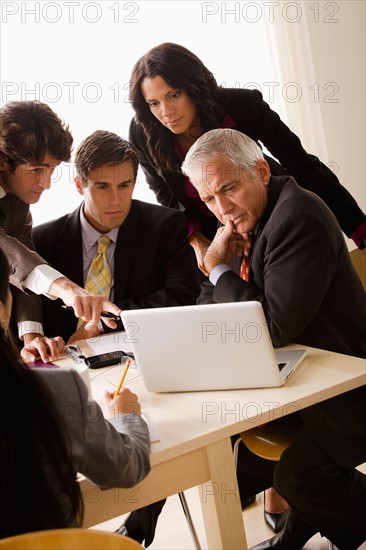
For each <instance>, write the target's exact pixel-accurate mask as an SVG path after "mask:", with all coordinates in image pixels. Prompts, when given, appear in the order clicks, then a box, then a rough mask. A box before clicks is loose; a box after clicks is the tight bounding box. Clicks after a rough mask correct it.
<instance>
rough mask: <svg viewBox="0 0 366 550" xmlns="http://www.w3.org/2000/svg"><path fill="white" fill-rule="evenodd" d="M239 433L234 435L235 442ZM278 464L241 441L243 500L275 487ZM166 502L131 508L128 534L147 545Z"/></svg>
mask: <svg viewBox="0 0 366 550" xmlns="http://www.w3.org/2000/svg"><path fill="white" fill-rule="evenodd" d="M237 437H238V436H233V437H232V438H231V442H232V446H234V443H235V441H236V439H237ZM276 464H277V463H276V462H273V461H270V460H265V459H263V458H260V457H259V456H257V455H255V454H253V453H251V452H250V451H249V450H248V449H247V448H246V447H245V445H242V444H240V445H239V454H238V467H237V479H238V489H239V493H240V499H241V501H243V500H244V499H246V498H248V497H250V496H252V495H256V494H257V493H260V492H261V491H263V490H264V489H267V488H268V487H272V484H273V474H274V470H275V467H276ZM164 504H165V500H160V501H159V502H154V503H153V504H150V505H149V506H144V508H140V509H139V510H135V511H134V512H132V513H131V514H130V515H129V516H128V518H127V520H126V523H125V526H126V529H127V531H128V534H129V535H130V536H131V537H132V538H134V539H135V540H138V541H139V542H142V541H145V543H144V544H145V547H146V548H147V547H148V546H149V545H150V544H151V543H152V541H153V540H154V536H155V529H156V524H157V521H158V517H159V515H160V512H161V511H162V508H163V506H164ZM182 514H183V512H182Z"/></svg>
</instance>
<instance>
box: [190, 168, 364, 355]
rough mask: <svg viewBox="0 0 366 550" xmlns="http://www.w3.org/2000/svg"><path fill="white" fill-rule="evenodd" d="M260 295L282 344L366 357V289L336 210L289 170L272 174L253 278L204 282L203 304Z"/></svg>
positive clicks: (275, 340)
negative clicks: (332, 209)
mask: <svg viewBox="0 0 366 550" xmlns="http://www.w3.org/2000/svg"><path fill="white" fill-rule="evenodd" d="M248 300H258V301H259V302H261V303H262V305H263V309H264V313H265V315H266V320H267V323H268V328H269V331H270V334H271V337H272V340H273V344H274V345H275V346H283V345H286V344H289V343H291V342H296V343H301V344H305V345H308V346H313V347H316V348H322V349H328V350H331V351H336V352H339V353H345V354H347V355H355V356H358V357H365V358H366V294H365V292H364V290H363V287H362V284H361V281H360V279H359V277H358V275H357V273H356V271H355V269H354V267H353V265H352V262H351V260H350V256H349V252H348V250H347V247H346V244H345V241H344V238H343V235H342V233H341V231H340V229H339V226H338V224H337V222H336V220H335V218H334V216H333V214H332V212H331V211H330V210H329V208H328V207H327V206H326V205H325V204H324V202H323V201H321V200H320V199H319V198H318V197H317V196H316V195H314V193H311V192H309V191H305V190H304V189H301V187H299V186H298V185H297V184H296V182H295V180H294V179H293V178H291V177H289V176H283V177H271V180H270V182H269V194H268V204H267V208H266V211H265V213H264V215H263V217H262V219H261V221H260V225H259V230H258V233H257V235H256V238H255V241H254V243H253V244H252V252H251V258H250V270H249V282H246V281H243V280H242V279H241V278H240V277H239V275H238V274H236V273H235V272H234V271H229V272H226V273H224V274H222V275H221V277H220V278H219V279H218V281H217V283H216V285H215V286H213V285H212V284H211V283H210V282H205V283H203V284H202V292H201V294H200V296H199V298H198V303H222V302H241V301H248Z"/></svg>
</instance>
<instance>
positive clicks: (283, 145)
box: [129, 88, 366, 237]
mask: <svg viewBox="0 0 366 550" xmlns="http://www.w3.org/2000/svg"><path fill="white" fill-rule="evenodd" d="M220 95H221V102H222V103H223V105H224V106H225V108H226V112H227V113H228V114H229V115H230V116H231V118H232V119H233V120H234V122H235V123H236V125H235V127H234V129H236V130H239V131H240V132H243V133H244V134H246V135H248V136H249V137H251V138H252V139H253V140H254V141H256V142H257V143H258V144H259V145H261V143H262V144H263V145H264V146H265V147H266V148H267V149H268V151H269V152H270V153H271V155H273V156H274V157H275V159H278V161H279V163H280V164H281V165H282V166H279V165H278V163H276V162H275V161H274V160H273V159H272V158H271V157H268V156H266V160H267V161H268V162H269V164H270V167H271V172H272V174H273V175H282V174H284V173H285V172H286V171H287V173H288V174H291V175H292V176H294V178H295V179H296V181H297V182H298V184H299V185H301V186H302V187H304V188H305V189H309V190H310V191H313V192H314V193H316V194H317V195H319V197H321V198H322V199H323V200H324V202H325V203H326V204H327V205H328V206H329V208H330V209H331V210H332V211H333V213H334V215H335V216H336V218H337V220H338V222H339V224H340V226H341V228H342V230H343V231H344V232H345V233H346V235H347V236H348V237H350V236H351V235H352V233H353V231H354V230H355V229H356V228H357V227H358V226H359V225H360V224H361V223H363V222H364V221H366V216H365V214H364V213H363V212H362V210H361V209H360V208H359V207H358V205H357V203H356V201H355V200H354V198H353V197H352V195H350V193H349V192H348V191H347V190H346V189H345V188H344V187H343V186H342V185H341V184H340V182H339V181H338V179H337V177H336V176H335V174H334V173H333V172H332V171H331V170H330V169H329V168H327V167H326V166H325V165H324V164H323V163H322V162H320V160H319V159H318V158H317V157H315V156H314V155H310V154H308V153H307V152H306V151H305V149H304V148H303V147H302V145H301V142H300V140H299V138H298V137H297V136H296V135H295V134H294V133H293V132H291V130H290V129H289V128H288V127H287V126H286V125H285V124H284V123H283V122H282V121H281V119H280V117H279V116H278V115H277V113H275V112H274V111H272V110H271V109H270V107H269V105H268V104H267V103H266V102H265V101H263V96H262V94H261V93H260V92H259V91H258V90H244V89H232V88H228V89H225V88H222V89H221V90H220ZM129 140H130V141H131V142H132V143H133V144H134V145H135V147H136V148H137V150H138V153H139V161H140V164H141V167H142V169H143V171H144V173H145V176H146V180H147V183H148V184H149V187H150V189H152V191H153V192H154V193H155V195H156V198H157V200H158V202H159V203H160V204H163V205H164V206H170V207H172V208H176V209H180V210H183V211H184V210H186V215H187V216H188V217H194V218H196V219H199V220H201V221H202V223H206V224H207V223H210V221H209V217H208V216H206V217H205V216H202V214H201V213H200V212H197V211H194V212H193V211H190V210H187V207H188V203H187V198H186V196H185V191H184V179H183V175H182V174H180V173H177V172H168V171H165V170H161V169H160V168H159V167H158V166H156V164H155V162H154V161H153V159H152V157H151V155H150V154H149V153H148V151H147V146H146V137H145V134H144V132H143V129H142V127H141V126H140V125H139V124H138V123H137V122H136V121H135V119H133V120H132V121H131V124H130V133H129ZM207 233H211V236H213V235H212V227H211V228H210V230H209V231H206V234H207Z"/></svg>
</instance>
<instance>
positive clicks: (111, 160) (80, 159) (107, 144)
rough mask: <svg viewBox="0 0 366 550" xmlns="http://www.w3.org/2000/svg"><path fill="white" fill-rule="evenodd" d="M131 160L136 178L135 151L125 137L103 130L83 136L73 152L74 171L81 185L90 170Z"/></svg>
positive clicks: (85, 180)
mask: <svg viewBox="0 0 366 550" xmlns="http://www.w3.org/2000/svg"><path fill="white" fill-rule="evenodd" d="M127 161H130V162H132V166H133V170H134V176H135V179H136V176H137V169H138V157H137V151H136V149H135V148H134V146H133V145H132V144H131V143H130V142H129V141H127V140H126V139H123V138H121V137H120V136H118V135H117V134H114V133H112V132H107V131H105V130H96V131H95V132H93V133H92V134H91V135H90V136H88V137H87V138H85V139H84V140H83V141H82V142H81V143H80V145H79V147H78V148H77V151H76V154H75V165H76V171H77V174H78V176H79V178H80V179H81V182H82V184H83V185H86V183H87V179H88V176H89V174H90V172H91V171H92V170H95V169H96V168H101V166H104V165H105V164H111V165H113V164H120V163H122V162H127Z"/></svg>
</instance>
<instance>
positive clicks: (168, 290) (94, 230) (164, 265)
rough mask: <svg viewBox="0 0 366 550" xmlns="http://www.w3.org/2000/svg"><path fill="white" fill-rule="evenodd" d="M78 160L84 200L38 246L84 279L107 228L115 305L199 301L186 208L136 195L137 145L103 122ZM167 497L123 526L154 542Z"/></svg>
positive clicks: (67, 319) (60, 317) (48, 307)
mask: <svg viewBox="0 0 366 550" xmlns="http://www.w3.org/2000/svg"><path fill="white" fill-rule="evenodd" d="M75 165H76V171H77V177H76V178H75V183H76V187H77V190H78V192H79V193H80V194H81V195H82V196H83V197H84V202H83V203H82V204H81V206H80V207H79V208H77V209H76V210H75V211H74V212H72V213H70V214H68V215H66V216H62V217H61V218H59V219H57V220H52V221H50V222H47V223H45V224H42V225H40V226H38V227H35V228H34V229H33V240H34V243H35V245H36V249H37V251H38V252H39V254H41V255H42V256H43V257H44V258H45V259H46V260H47V261H48V262H49V263H50V265H52V266H53V267H54V268H56V269H60V270H62V272H63V273H66V275H67V276H68V277H69V278H70V279H71V280H72V281H74V282H75V283H77V284H80V285H84V284H85V283H86V282H87V280H88V273H89V270H90V266H91V264H92V261H93V258H94V256H95V254H96V253H97V244H96V241H97V240H98V239H99V238H100V237H101V236H107V237H109V239H110V244H109V246H108V250H107V256H108V264H109V268H110V272H111V285H110V298H111V299H112V300H113V301H114V302H115V303H116V304H118V307H120V308H121V309H136V308H150V307H163V306H165V307H166V306H179V305H189V304H194V303H195V302H196V298H197V296H198V293H199V289H200V282H199V276H198V270H197V268H196V262H195V258H194V253H193V250H192V248H191V247H190V245H189V244H188V240H187V227H186V222H185V218H184V215H183V214H182V213H181V212H178V211H176V210H173V209H170V208H166V207H164V206H157V205H153V204H148V203H144V202H141V201H138V200H133V199H132V194H133V190H134V187H135V181H136V176H137V169H138V158H137V153H136V150H135V148H134V147H133V146H132V145H131V144H130V143H129V142H128V141H126V140H124V139H122V138H120V137H119V136H117V135H116V134H113V133H111V132H106V131H101V130H98V131H96V132H94V133H93V134H91V135H90V136H89V137H87V138H86V139H85V140H84V141H83V142H82V143H81V144H80V146H79V147H78V150H77V152H76V155H75ZM43 302H44V315H45V326H46V329H47V331H48V332H49V333H50V334H61V335H62V336H63V337H64V338H65V340H67V339H69V342H72V341H74V340H78V339H80V338H83V337H84V336H85V331H84V326H83V325H81V326H79V327H78V326H77V325H78V320H77V318H76V317H75V316H74V315H73V313H72V312H71V311H65V310H62V309H61V308H60V307H58V306H57V304H55V303H54V302H50V301H49V300H46V299H45V300H44V301H43ZM118 323H119V322H118ZM118 328H119V329H122V328H123V327H122V324H119V326H118ZM97 331H99V329H97ZM95 334H97V332H96V333H95ZM164 502H165V501H160V502H157V503H155V504H152V505H150V506H146V507H144V508H142V509H140V510H136V511H135V512H133V513H132V514H130V516H129V517H128V518H127V521H126V522H125V523H124V524H123V526H121V528H120V530H119V532H120V533H121V534H127V535H129V536H131V537H133V538H135V539H136V540H139V541H140V542H142V541H143V540H145V545H148V544H150V542H151V541H152V540H153V538H154V533H155V527H156V522H157V518H158V515H159V514H160V511H161V509H162V506H163V505H164Z"/></svg>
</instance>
